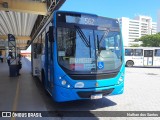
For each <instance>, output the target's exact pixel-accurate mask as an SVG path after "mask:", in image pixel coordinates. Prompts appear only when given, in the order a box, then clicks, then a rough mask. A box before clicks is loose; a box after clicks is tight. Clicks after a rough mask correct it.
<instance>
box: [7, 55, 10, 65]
mask: <svg viewBox="0 0 160 120" xmlns="http://www.w3.org/2000/svg"><path fill="white" fill-rule="evenodd" d="M10 60H11V56H10V55H8V56H7V63H8V66H10V64H11V62H10Z"/></svg>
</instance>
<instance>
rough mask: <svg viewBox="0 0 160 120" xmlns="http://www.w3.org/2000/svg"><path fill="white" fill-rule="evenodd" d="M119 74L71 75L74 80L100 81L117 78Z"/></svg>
mask: <svg viewBox="0 0 160 120" xmlns="http://www.w3.org/2000/svg"><path fill="white" fill-rule="evenodd" d="M117 74H118V72H115V73H109V74H88V75H87V74H82V75H81V74H80V75H78V74H69V77H71V78H72V79H73V80H100V79H109V78H114V77H116V76H117Z"/></svg>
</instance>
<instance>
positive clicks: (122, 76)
mask: <svg viewBox="0 0 160 120" xmlns="http://www.w3.org/2000/svg"><path fill="white" fill-rule="evenodd" d="M123 81H124V74H123V73H122V74H121V76H120V77H119V79H118V84H120V83H122V82H123Z"/></svg>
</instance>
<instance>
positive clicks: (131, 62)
mask: <svg viewBox="0 0 160 120" xmlns="http://www.w3.org/2000/svg"><path fill="white" fill-rule="evenodd" d="M133 65H134V62H133V61H131V60H129V61H127V62H126V66H127V67H132V66H133Z"/></svg>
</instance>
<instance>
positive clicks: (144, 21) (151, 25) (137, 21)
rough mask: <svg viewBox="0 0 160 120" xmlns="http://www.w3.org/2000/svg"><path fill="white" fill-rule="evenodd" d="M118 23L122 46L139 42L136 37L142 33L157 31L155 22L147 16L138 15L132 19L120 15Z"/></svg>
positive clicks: (149, 33) (148, 33)
mask: <svg viewBox="0 0 160 120" xmlns="http://www.w3.org/2000/svg"><path fill="white" fill-rule="evenodd" d="M119 23H120V26H121V29H122V36H123V40H124V46H131V45H134V44H141V43H140V42H138V41H136V39H138V38H140V37H141V36H144V35H151V34H156V33H157V23H156V22H153V21H152V18H151V17H149V16H141V15H139V16H136V17H135V18H134V19H130V18H126V17H122V18H120V19H119Z"/></svg>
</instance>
